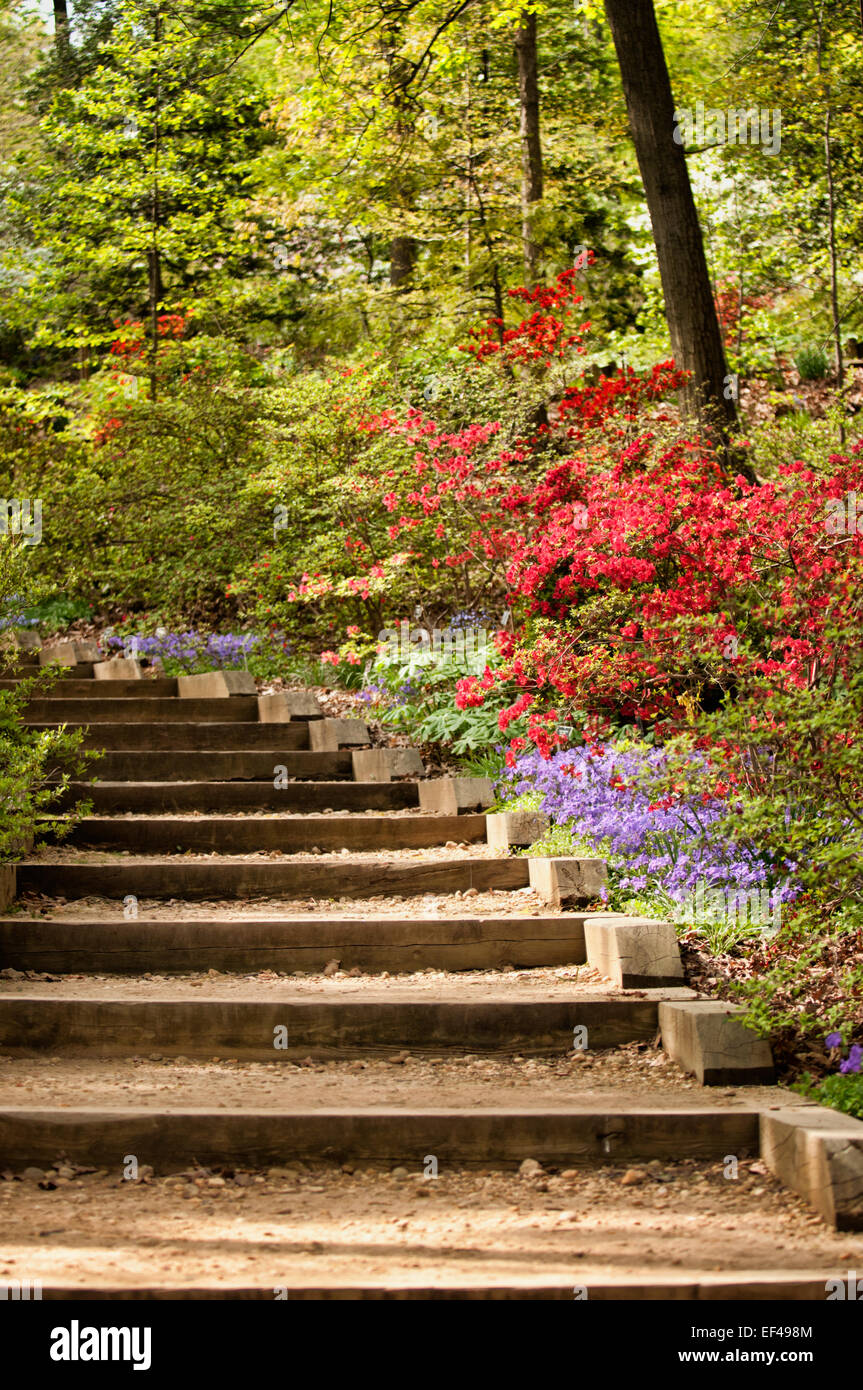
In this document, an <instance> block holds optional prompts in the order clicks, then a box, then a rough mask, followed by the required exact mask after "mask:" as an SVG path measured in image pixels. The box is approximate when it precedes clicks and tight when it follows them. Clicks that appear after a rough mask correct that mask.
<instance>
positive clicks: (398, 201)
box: [383, 23, 419, 290]
mask: <svg viewBox="0 0 863 1390" xmlns="http://www.w3.org/2000/svg"><path fill="white" fill-rule="evenodd" d="M400 41H401V31H400V28H399V25H398V23H393V24H391V25H390V26H389V27H388V28H387V29H386V30H385V32H384V35H383V44H384V52H385V55H386V60H387V67H388V69H389V78H390V82H391V95H390V99H391V101H392V105H393V109H394V111H395V131H396V136H397V137H398V149H397V150H396V151H395V156H394V161H393V163H394V175H393V183H392V201H393V204H394V206H397V207H401V208H402V209H403V210H405V211H407V210H409V209H412V208H413V206H414V202H415V188H414V180H413V176H412V174H411V172H410V168H409V167H406V156H409V155H410V146H411V141H412V138H413V135H414V111H413V110H412V107H411V99H410V96H409V94H408V84H409V82H410V79H411V75H412V70H411V66H410V64H409V63H407V62H406V61H405V59H404V58H402V57H401V56H400V55H399V51H398V49H399V43H400ZM418 255H419V247H418V246H417V243H416V238H415V237H412V236H407V235H405V234H404V233H399V234H397V235H396V236H393V237H391V238H390V284H391V285H392V286H393V287H394V288H396V289H398V288H401V289H403V290H406V289H408V288H409V286H410V282H411V279H412V277H413V273H414V270H415V268H416V263H417V259H418Z"/></svg>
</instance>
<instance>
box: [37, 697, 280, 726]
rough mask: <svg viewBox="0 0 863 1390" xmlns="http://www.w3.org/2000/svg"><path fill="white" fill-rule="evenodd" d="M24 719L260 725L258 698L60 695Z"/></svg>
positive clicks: (40, 701) (39, 703) (39, 702)
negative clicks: (77, 696) (236, 722)
mask: <svg viewBox="0 0 863 1390" xmlns="http://www.w3.org/2000/svg"><path fill="white" fill-rule="evenodd" d="M24 717H25V719H26V720H27V721H28V723H32V724H102V723H110V724H128V723H129V721H130V720H141V721H150V720H163V719H171V720H174V721H175V722H177V723H180V724H188V723H189V722H190V721H194V722H201V721H204V720H206V721H207V722H208V723H213V724H224V723H228V722H231V723H233V722H234V721H235V720H249V721H253V722H254V723H257V721H258V702H257V699H256V698H255V696H254V695H231V696H230V697H226V698H225V699H211V700H181V699H179V698H177V697H173V698H172V697H169V696H158V695H156V696H151V697H150V698H149V699H148V698H146V697H143V696H134V697H133V696H129V697H128V698H127V699H119V700H118V699H110V698H108V699H102V700H100V699H95V698H93V697H90V698H89V699H68V698H67V697H66V696H65V694H64V695H61V694H60V693H59V692H58V693H57V694H56V695H55V696H52V697H50V698H44V699H43V698H39V699H35V700H30V701H29V703H28V704H27V705H26V706H25V711H24Z"/></svg>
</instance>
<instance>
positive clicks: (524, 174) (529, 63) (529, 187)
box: [515, 11, 542, 285]
mask: <svg viewBox="0 0 863 1390" xmlns="http://www.w3.org/2000/svg"><path fill="white" fill-rule="evenodd" d="M515 51H516V56H517V58H518V100H519V109H520V113H521V116H520V122H519V133H520V135H521V239H522V245H523V248H524V274H525V281H526V283H527V284H528V285H535V284H536V281H537V271H538V266H539V246H538V245H537V243H536V237H535V233H534V228H533V214H534V211H535V204H536V203H538V202H539V201H540V200H541V198H542V142H541V139H540V133H539V86H538V84H537V75H536V68H537V64H536V15H535V14H531V13H528V12H527V11H523V12H522V14H521V17H520V19H519V23H518V29H517V30H516V36H515Z"/></svg>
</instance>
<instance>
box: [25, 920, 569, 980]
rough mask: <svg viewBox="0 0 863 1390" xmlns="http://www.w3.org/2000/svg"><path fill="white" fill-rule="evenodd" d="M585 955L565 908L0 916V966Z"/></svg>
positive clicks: (403, 963) (234, 967)
mask: <svg viewBox="0 0 863 1390" xmlns="http://www.w3.org/2000/svg"><path fill="white" fill-rule="evenodd" d="M584 958H585V953H584V921H583V918H582V917H581V916H580V915H579V914H577V913H574V912H569V913H560V914H557V915H555V914H549V915H548V916H537V917H533V916H530V917H527V916H525V917H470V916H465V917H440V918H433V917H421V916H404V917H386V916H372V917H368V918H356V917H354V918H351V917H323V916H320V915H319V914H318V913H314V914H313V915H312V914H310V915H309V916H308V917H281V918H279V919H278V920H269V919H262V918H248V917H244V918H236V919H233V920H232V919H230V918H227V919H225V918H218V919H217V918H198V919H192V920H188V919H185V920H184V919H176V920H168V921H166V920H164V919H159V918H150V919H148V918H146V917H145V916H144V915H142V916H141V917H140V918H138V919H135V920H131V921H127V920H125V919H124V918H119V919H118V920H116V921H104V920H100V919H98V918H86V917H84V918H81V919H74V920H70V919H68V918H63V919H60V920H56V921H51V920H47V921H46V920H44V919H39V918H37V919H28V918H22V917H15V918H11V919H5V920H0V968H5V967H9V966H11V967H12V968H13V969H15V970H37V971H47V972H49V973H51V974H60V975H65V974H70V973H74V974H81V973H84V974H101V973H104V972H107V973H111V974H130V975H134V974H143V973H144V972H145V971H148V972H150V973H152V974H158V975H163V974H168V973H171V972H174V971H176V972H181V971H193V970H220V971H238V972H243V971H249V970H281V971H294V970H308V971H320V970H323V969H324V966H326V965H327V964H328V962H329V961H331V960H333V959H337V960H339V961H340V962H341V965H342V969H344V970H352V969H354V967H356V968H358V969H360V970H363V971H378V970H390V971H393V972H402V971H410V970H426V969H428V968H429V967H434V968H436V969H439V970H493V969H500V968H501V967H502V966H505V965H511V966H515V967H530V966H539V965H570V964H574V963H579V962H581V961H583V960H584Z"/></svg>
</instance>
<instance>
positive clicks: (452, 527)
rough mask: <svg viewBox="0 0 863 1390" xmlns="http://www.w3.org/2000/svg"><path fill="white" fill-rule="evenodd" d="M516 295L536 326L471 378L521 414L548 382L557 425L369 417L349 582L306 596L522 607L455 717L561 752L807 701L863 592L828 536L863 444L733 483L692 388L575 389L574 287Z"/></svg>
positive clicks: (528, 324)
mask: <svg viewBox="0 0 863 1390" xmlns="http://www.w3.org/2000/svg"><path fill="white" fill-rule="evenodd" d="M513 294H514V297H516V298H521V299H522V300H524V301H526V302H527V303H528V304H529V306H530V307H531V308H532V310H533V312H532V313H531V314H530V315H529V317H527V318H526V319H525V320H524V321H523V322H522V323H521V324H520V325H519V326H518V327H516V328H513V329H508V330H505V329H504V328H503V326H502V324H501V323H500V322H499V321H498V320H490V321H489V323H488V324H486V325H485V327H484V328H483V329H481V330H478V331H477V332H476V333H475V334H474V335H473V336H472V340H471V342H470V343H469V344H468V345H467V346H466V348H465V352H466V353H467V354H468V355H469V357H470V358H471V361H470V363H468V364H466V366H467V369H468V371H469V372H478V373H486V374H488V375H487V376H486V377H483V378H482V380H483V381H485V380H488V381H489V382H492V381H495V382H496V383H497V385H498V386H499V384H500V382H501V380H503V382H504V383H506V384H507V385H508V386H509V389H510V391H511V393H512V394H513V395H515V394H516V393H518V392H519V391H524V392H525V394H526V395H528V394H530V391H533V393H534V396H533V398H534V400H535V399H536V391H537V384H539V387H542V388H544V391H545V400H546V402H547V404H548V405H549V407H550V409H548V410H547V411H546V412H545V418H544V419H539V420H537V418H536V415H535V414H534V416H533V417H530V418H529V419H528V416H527V414H526V413H525V414H523V415H522V418H521V420H520V421H517V422H516V423H515V424H513V422H512V421H511V420H510V421H508V422H505V421H503V420H502V419H501V418H491V419H484V420H479V421H477V420H471V421H470V422H469V423H467V424H460V425H459V427H458V428H455V429H447V428H445V427H444V426H443V425H442V424H441V423H439V422H438V421H436V420H434V419H432V418H430V417H429V415H428V414H426V413H425V412H424V411H422V410H420V409H417V408H408V409H406V410H403V411H396V410H394V409H391V408H387V409H379V410H376V411H368V412H367V413H363V412H362V411H359V412H357V413H356V414H355V419H354V427H355V431H356V436H357V439H358V440H360V441H362V444H361V448H360V450H358V456H359V455H360V454H361V461H360V462H359V463H357V465H356V467H355V469H354V473H353V477H352V480H351V481H350V483H349V486H352V487H354V488H355V489H356V490H357V491H358V492H361V496H362V526H359V525H356V526H354V525H353V524H352V523H351V522H350V521H349V522H348V523H347V524H346V525H344V526H343V535H342V543H343V547H344V552H343V553H344V555H345V556H347V557H349V561H348V569H349V572H348V573H347V574H346V573H345V571H344V570H343V571H342V578H341V580H340V581H339V582H338V583H335V582H334V579H333V577H332V575H331V574H329V573H326V572H324V573H320V574H317V575H315V576H308V575H306V576H304V578H303V580H302V581H301V583H300V584H298V585H295V586H294V588H293V589H292V591H291V593H290V595H289V597H291V598H292V599H294V600H297V601H304V602H308V601H309V600H310V599H311V600H325V599H326V598H327V597H328V596H330V595H332V596H336V597H340V598H344V597H345V596H346V595H349V594H354V595H357V596H358V597H360V598H361V599H364V600H367V601H368V600H370V599H371V598H372V597H374V598H375V599H376V601H377V603H378V605H379V608H378V611H379V612H380V614H381V615H382V617H383V619H384V621H387V622H390V623H391V622H392V621H394V619H395V618H396V617H398V616H400V614H399V612H398V611H394V608H393V607H389V608H387V599H388V598H389V599H390V600H391V601H392V603H393V604H395V603H401V604H402V611H410V608H407V605H406V602H405V600H406V597H407V594H408V593H409V588H410V586H409V584H408V585H405V584H402V585H401V587H399V586H398V585H396V586H395V587H393V577H394V575H396V574H397V573H398V574H400V575H401V576H402V578H403V579H408V578H409V580H410V583H412V584H413V585H414V586H415V587H414V594H415V595H420V594H421V595H423V597H424V599H425V597H426V596H427V595H428V594H430V593H431V594H434V593H435V591H436V590H437V591H439V592H441V593H442V592H443V591H444V589H445V588H446V586H447V583H448V584H449V588H450V590H451V591H452V592H454V593H462V592H463V593H464V595H465V600H466V601H467V602H475V601H476V599H477V596H478V595H479V597H480V598H482V599H485V598H487V597H488V596H489V595H492V596H493V597H494V600H495V601H496V602H497V601H499V602H505V603H507V604H508V605H510V606H512V607H513V609H514V611H515V612H516V613H517V614H518V616H519V617H520V619H521V624H520V626H519V627H518V629H517V637H516V638H513V637H511V636H509V637H504V638H503V639H501V641H500V642H499V643H498V646H499V664H497V665H496V667H495V669H494V670H491V669H487V670H486V672H485V674H484V675H482V676H478V677H466V678H465V679H464V680H462V681H461V682H460V683H459V689H458V693H457V699H456V703H457V705H458V706H459V707H460V708H463V709H466V708H471V707H479V706H481V705H482V704H483V703H484V701H485V700H486V699H487V697H488V693H489V692H490V691H491V690H494V691H495V698H496V700H499V697H500V693H501V690H502V689H503V690H504V691H506V690H509V691H510V692H511V697H512V698H511V703H510V706H509V708H508V709H507V710H505V711H504V712H503V713H502V714H501V717H500V729H501V731H502V732H506V730H507V729H508V727H509V725H510V724H511V723H512V722H513V721H515V720H520V721H522V722H523V719H524V717H525V716H526V717H527V720H528V723H529V728H530V732H529V738H530V739H531V740H532V741H533V742H534V743H536V744H537V745H538V746H539V748H540V749H541V750H542V751H545V752H548V751H550V750H551V749H552V748H554V747H555V746H556V745H557V744H558V743H559V742H560V741H561V740H560V736H559V735H558V733H557V727H558V725H559V723H560V722H561V721H564V722H566V723H573V724H575V725H576V727H577V728H578V729H579V730H582V731H584V732H586V734H587V735H588V737H593V738H596V737H598V736H600V735H601V734H602V733H607V732H608V731H609V730H610V729H611V728H613V727H615V726H619V725H621V724H624V725H625V724H633V723H634V724H637V725H639V726H640V727H641V728H642V729H644V728H646V727H650V728H653V729H655V730H657V731H659V732H660V733H663V732H668V731H670V730H673V729H674V728H676V727H680V726H681V725H683V724H686V723H691V722H692V718H693V715H694V713H695V712H696V711H697V709H698V708H699V707H703V706H706V707H707V708H711V707H715V705H716V704H717V703H719V702H720V701H721V699H722V692H723V691H727V690H728V689H730V688H732V687H735V688H739V687H740V686H741V684H743V683H745V681H746V680H747V679H749V678H750V677H754V676H758V677H761V676H764V677H777V678H778V679H779V680H780V682H781V681H786V682H788V683H789V684H790V685H795V684H797V685H799V684H800V683H801V682H802V683H804V684H805V682H806V681H807V680H809V679H810V678H811V674H812V669H813V663H818V662H819V661H823V660H824V658H825V655H826V650H827V647H828V646H829V641H828V639H827V638H826V636H825V633H826V630H827V627H828V626H830V625H832V626H834V627H835V626H836V625H837V623H838V624H839V625H840V626H841V617H842V612H843V606H844V607H845V608H847V607H848V605H849V604H850V603H852V602H853V595H854V593H855V592H856V588H855V584H856V581H855V580H854V578H853V575H854V574H855V573H856V570H855V562H856V560H857V559H858V558H859V557H860V556H861V554H863V549H861V535H860V534H859V533H858V531H857V529H856V526H855V525H854V524H853V522H852V523H850V524H849V526H848V528H847V529H846V530H844V531H842V532H841V533H840V532H837V530H836V528H835V527H834V528H833V529H832V530H831V529H830V526H829V524H828V523H829V519H830V517H831V516H832V515H833V513H834V512H835V509H836V507H837V506H840V505H842V499H843V498H845V497H846V495H847V494H853V493H854V492H855V491H856V490H858V489H859V490H860V491H861V494H863V455H861V449H860V446H859V445H857V446H854V447H853V448H852V449H851V450H850V451H849V452H848V453H847V454H842V455H838V454H837V455H831V456H830V457H829V458H828V459H827V461H826V463H825V467H824V469H823V470H821V471H816V470H814V469H813V468H807V467H805V466H804V465H803V464H802V463H799V462H794V461H789V462H788V463H787V464H785V465H784V466H782V467H781V468H780V469H779V471H778V475H777V476H776V477H774V478H770V479H768V480H766V481H764V482H762V483H759V484H751V483H749V482H747V481H745V480H744V479H743V478H742V477H731V476H729V474H728V473H727V471H725V470H724V469H723V467H722V465H721V463H720V461H719V460H718V458H717V457H716V454H715V453H714V451H713V450H712V449H711V448H710V446H709V444H708V443H707V442H706V441H704V440H701V439H699V438H681V430H680V427H679V425H677V423H676V421H675V420H674V418H673V416H672V414H671V413H670V412H669V411H668V410H667V408H664V407H663V406H662V404H661V402H662V400H663V398H664V397H667V396H668V394H669V393H670V392H672V391H673V390H674V389H676V388H677V387H679V386H680V385H681V384H682V381H683V376H682V374H681V373H680V372H678V371H677V370H676V369H675V368H674V366H673V364H672V363H668V362H666V363H660V364H658V365H657V366H656V367H655V368H654V369H653V370H652V371H651V372H649V373H646V374H643V375H639V374H637V373H635V372H633V371H631V370H623V371H619V372H617V373H616V374H615V375H613V376H608V377H601V378H600V379H599V380H590V379H589V378H588V375H587V374H585V373H583V372H582V373H580V374H579V376H578V377H577V378H574V379H573V380H568V379H567V374H568V373H569V372H570V371H571V370H572V365H573V363H574V361H575V360H576V359H577V357H578V356H579V355H580V354H582V353H583V351H584V341H583V337H584V333H585V331H586V329H587V327H588V326H589V325H586V324H581V325H580V326H578V327H576V328H573V327H572V325H571V323H570V322H569V320H570V319H571V318H572V316H573V314H574V313H575V311H576V309H577V307H578V304H579V303H580V298H579V296H578V295H577V294H576V293H575V286H574V272H567V273H566V274H564V275H562V276H560V277H559V278H558V280H557V282H556V284H555V285H554V286H553V287H551V288H550V289H541V290H536V291H515V292H513ZM555 374H557V378H556V376H555ZM561 375H562V378H563V379H562V380H561V379H560V377H561ZM525 387H527V388H528V390H526V391H525ZM489 396H490V399H491V398H493V393H492V392H491V391H490V393H489ZM496 399H498V400H499V395H498V396H497V398H496ZM363 451H364V452H363ZM375 465H377V467H375ZM381 465H383V466H381ZM831 508H832V510H831ZM370 527H374V528H375V529H374V530H373V531H372V530H370ZM447 576H448V579H447ZM412 606H413V605H411V608H412ZM523 744H524V741H523V740H517V743H516V748H517V747H518V746H523Z"/></svg>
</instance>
